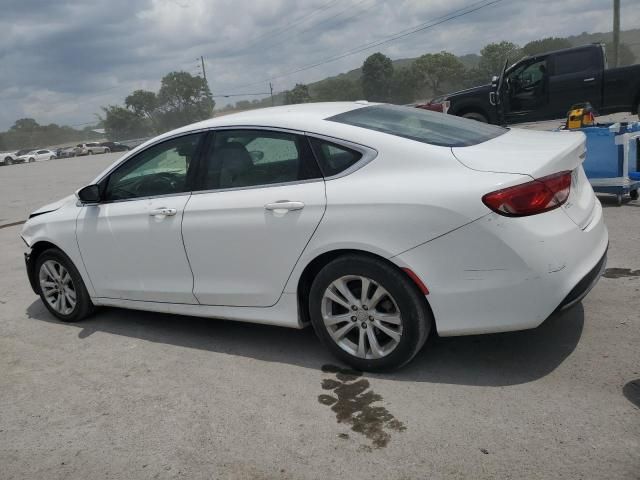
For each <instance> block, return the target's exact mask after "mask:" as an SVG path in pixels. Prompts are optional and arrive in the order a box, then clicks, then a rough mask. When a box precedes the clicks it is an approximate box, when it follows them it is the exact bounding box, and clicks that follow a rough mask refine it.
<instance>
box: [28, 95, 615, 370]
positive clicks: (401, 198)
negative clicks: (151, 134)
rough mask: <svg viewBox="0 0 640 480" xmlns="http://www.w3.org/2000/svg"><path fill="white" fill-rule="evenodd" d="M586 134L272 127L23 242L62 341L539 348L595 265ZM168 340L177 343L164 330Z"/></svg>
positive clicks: (368, 357) (266, 113)
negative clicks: (185, 335)
mask: <svg viewBox="0 0 640 480" xmlns="http://www.w3.org/2000/svg"><path fill="white" fill-rule="evenodd" d="M584 156H585V139H584V136H583V135H582V134H580V133H571V132H557V133H551V132H534V131H525V130H517V129H512V130H509V129H505V128H501V127H496V126H492V125H486V124H481V123H479V122H475V121H472V120H466V119H462V118H458V117H454V116H449V115H443V114H440V113H434V112H429V111H425V110H420V109H415V108H407V107H398V106H391V105H384V104H371V103H366V102H344V103H321V104H305V105H295V106H285V107H276V108H269V109H263V110H254V111H249V112H243V113H239V114H235V115H228V116H224V117H220V118H215V119H212V120H207V121H204V122H201V123H197V124H194V125H190V126H187V127H184V128H180V129H178V130H175V131H172V132H169V133H166V134H164V135H161V136H159V137H157V138H154V139H153V140H150V141H149V142H147V143H145V144H143V145H141V146H140V147H138V148H136V149H134V150H132V151H130V152H128V153H127V154H125V156H124V157H122V158H121V159H120V160H119V161H117V162H116V163H115V164H114V165H113V166H111V167H110V168H108V169H107V170H106V171H105V172H103V173H101V174H100V175H99V176H98V177H97V178H96V179H95V180H94V181H93V182H92V183H91V184H90V185H88V186H86V187H84V188H82V189H80V190H79V191H78V192H77V194H76V196H73V195H71V196H69V197H67V198H65V199H63V200H61V201H59V202H57V203H54V204H51V205H48V206H46V207H43V208H41V209H40V210H37V211H36V212H34V213H33V214H32V215H31V217H30V218H29V220H28V221H27V223H26V224H25V225H24V229H23V231H22V237H23V239H24V241H25V243H26V245H27V247H28V248H27V252H26V254H25V255H26V265H27V271H28V276H29V279H30V281H31V285H32V287H33V290H34V291H35V292H36V293H37V294H39V295H40V296H41V298H42V301H43V302H44V304H45V305H46V307H47V308H48V309H49V311H50V312H51V313H52V314H53V315H55V316H56V317H57V318H59V319H61V320H64V321H77V320H81V319H82V318H84V317H86V316H88V315H89V314H90V313H91V312H93V310H94V307H96V306H116V307H125V308H133V309H139V310H148V311H155V312H170V313H176V314H183V315H196V316H203V317H212V318H225V319H233V320H241V321H247V322H257V323H265V324H271V325H279V326H284V327H293V328H302V327H304V326H306V325H308V324H309V323H311V324H312V325H313V328H314V329H315V331H316V333H317V335H318V336H319V338H320V340H321V341H322V342H323V343H324V344H325V345H326V346H327V347H328V349H329V350H331V351H332V352H333V354H335V355H336V356H338V357H339V358H340V359H342V360H343V361H344V362H346V363H348V364H350V365H352V366H353V367H355V368H358V369H365V370H379V369H386V368H392V367H398V366H401V365H403V364H405V363H407V362H408V361H409V360H411V358H413V356H414V355H415V354H416V353H417V352H418V351H419V350H420V348H421V347H422V346H423V344H424V342H425V340H426V338H427V336H428V335H429V333H430V332H431V331H433V330H434V329H435V330H437V332H438V334H439V335H442V336H446V335H464V334H477V333H488V332H505V331H510V330H521V329H528V328H534V327H536V326H538V325H540V324H541V323H542V322H543V321H544V320H545V319H546V318H547V317H548V316H549V315H551V314H552V313H553V312H554V311H556V310H558V309H562V308H566V307H568V306H570V305H573V304H574V303H576V302H578V301H580V299H581V298H582V297H583V296H584V295H586V294H587V292H588V291H589V290H590V288H591V287H592V286H593V285H594V284H595V283H596V282H597V280H598V278H599V276H600V273H601V272H602V270H603V268H604V265H605V262H606V252H607V246H608V234H607V229H606V227H605V225H604V222H603V216H602V207H601V205H600V203H599V202H598V200H597V199H596V197H595V195H594V193H593V190H592V189H591V187H590V185H589V182H588V181H587V179H586V177H585V174H584V171H583V169H582V166H581V163H582V161H583V159H584ZM176 328H179V326H178V325H176Z"/></svg>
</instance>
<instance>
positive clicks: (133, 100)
mask: <svg viewBox="0 0 640 480" xmlns="http://www.w3.org/2000/svg"><path fill="white" fill-rule="evenodd" d="M124 104H125V106H126V107H127V108H128V109H129V110H131V111H132V112H133V113H135V114H136V115H137V116H139V117H140V118H141V119H144V122H145V123H148V124H149V125H150V126H151V127H152V128H153V130H154V131H156V132H158V130H159V125H158V98H157V97H156V94H155V93H153V92H150V91H149V90H135V91H134V92H133V93H132V94H131V95H129V96H127V98H125V99H124ZM158 133H159V132H158Z"/></svg>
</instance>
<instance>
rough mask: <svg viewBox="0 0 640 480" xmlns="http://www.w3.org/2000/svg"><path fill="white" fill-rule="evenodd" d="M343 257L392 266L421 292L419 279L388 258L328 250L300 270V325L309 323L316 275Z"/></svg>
mask: <svg viewBox="0 0 640 480" xmlns="http://www.w3.org/2000/svg"><path fill="white" fill-rule="evenodd" d="M345 255H360V256H363V257H369V258H371V259H375V260H379V261H382V262H385V263H387V264H389V265H392V266H393V267H395V268H396V269H398V270H399V271H400V272H402V274H403V275H405V276H406V277H407V278H408V279H409V280H411V282H412V283H413V284H414V285H415V286H416V289H418V291H420V290H422V286H423V285H419V284H418V283H417V282H418V281H420V279H418V278H417V277H415V274H414V273H413V272H412V271H411V270H409V271H407V270H408V269H406V267H402V266H401V265H398V264H397V263H395V262H393V261H392V260H390V259H389V258H385V257H383V256H381V255H378V254H375V253H372V252H369V251H366V250H359V249H355V248H340V249H334V250H329V251H326V252H323V253H321V254H319V255H317V256H316V257H315V258H313V259H312V260H311V261H309V262H308V263H307V265H306V266H305V267H304V269H303V270H302V273H301V275H300V277H299V278H298V284H297V289H296V295H297V300H298V311H299V315H300V321H301V323H302V325H307V324H308V323H309V322H310V318H309V292H310V290H311V284H312V283H313V280H314V279H315V278H316V276H317V275H318V273H320V270H322V268H324V267H325V266H326V265H328V264H329V263H330V262H332V261H333V260H335V259H336V258H339V257H342V256H345ZM416 279H417V281H416ZM422 298H423V299H424V302H425V305H426V307H427V309H429V311H430V312H431V313H432V315H433V312H432V310H431V306H430V305H429V301H428V300H427V298H426V297H425V296H424V295H422Z"/></svg>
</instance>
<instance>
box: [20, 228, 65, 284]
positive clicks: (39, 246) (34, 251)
mask: <svg viewBox="0 0 640 480" xmlns="http://www.w3.org/2000/svg"><path fill="white" fill-rule="evenodd" d="M52 248H55V249H56V250H60V251H61V252H62V253H64V250H62V249H61V248H60V247H59V246H58V245H55V244H54V243H51V242H49V241H47V240H39V241H37V242H36V243H34V244H33V245H32V246H31V252H29V255H28V257H27V277H28V278H29V283H30V284H31V288H32V290H33V291H34V292H35V294H36V295H38V282H37V281H36V262H37V260H38V257H39V256H40V255H41V254H42V252H44V251H46V250H49V249H52ZM65 255H67V254H66V253H65ZM68 256H69V255H67V257H68Z"/></svg>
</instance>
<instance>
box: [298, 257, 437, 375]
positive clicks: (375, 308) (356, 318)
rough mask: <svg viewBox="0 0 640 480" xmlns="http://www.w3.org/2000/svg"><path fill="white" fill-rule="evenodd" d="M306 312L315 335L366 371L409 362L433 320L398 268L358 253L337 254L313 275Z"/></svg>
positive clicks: (414, 286)
mask: <svg viewBox="0 0 640 480" xmlns="http://www.w3.org/2000/svg"><path fill="white" fill-rule="evenodd" d="M309 312H310V316H311V322H312V325H313V328H314V330H315V332H316V334H317V335H318V337H319V338H320V340H321V341H322V343H323V344H324V345H325V346H326V347H327V348H329V350H330V351H331V352H332V353H333V354H334V355H335V356H336V357H338V358H340V359H341V360H342V361H344V362H345V363H347V364H349V365H351V366H352V367H354V368H357V369H359V370H369V371H375V370H388V369H392V368H398V367H401V366H402V365H404V364H406V363H407V362H409V361H410V360H411V359H412V358H413V357H414V356H415V355H416V354H417V353H418V351H419V350H420V348H422V346H423V345H424V342H425V341H426V339H427V336H428V334H429V331H430V329H431V325H432V323H433V318H432V315H431V312H430V310H429V307H428V305H427V303H426V301H425V298H424V296H423V295H422V293H421V292H420V291H419V290H418V288H417V287H416V285H415V284H414V283H413V282H412V281H411V280H410V279H409V278H408V277H407V275H406V274H405V273H404V272H402V271H401V270H400V269H398V268H397V267H396V266H394V265H391V264H389V263H387V262H385V261H382V260H378V259H375V258H370V257H367V256H364V255H345V256H343V257H339V258H337V259H335V260H333V261H332V262H330V263H329V264H327V265H326V266H325V267H324V268H323V269H322V270H321V271H320V272H319V273H318V275H317V276H316V278H315V279H314V281H313V283H312V285H311V291H310V295H309Z"/></svg>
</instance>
